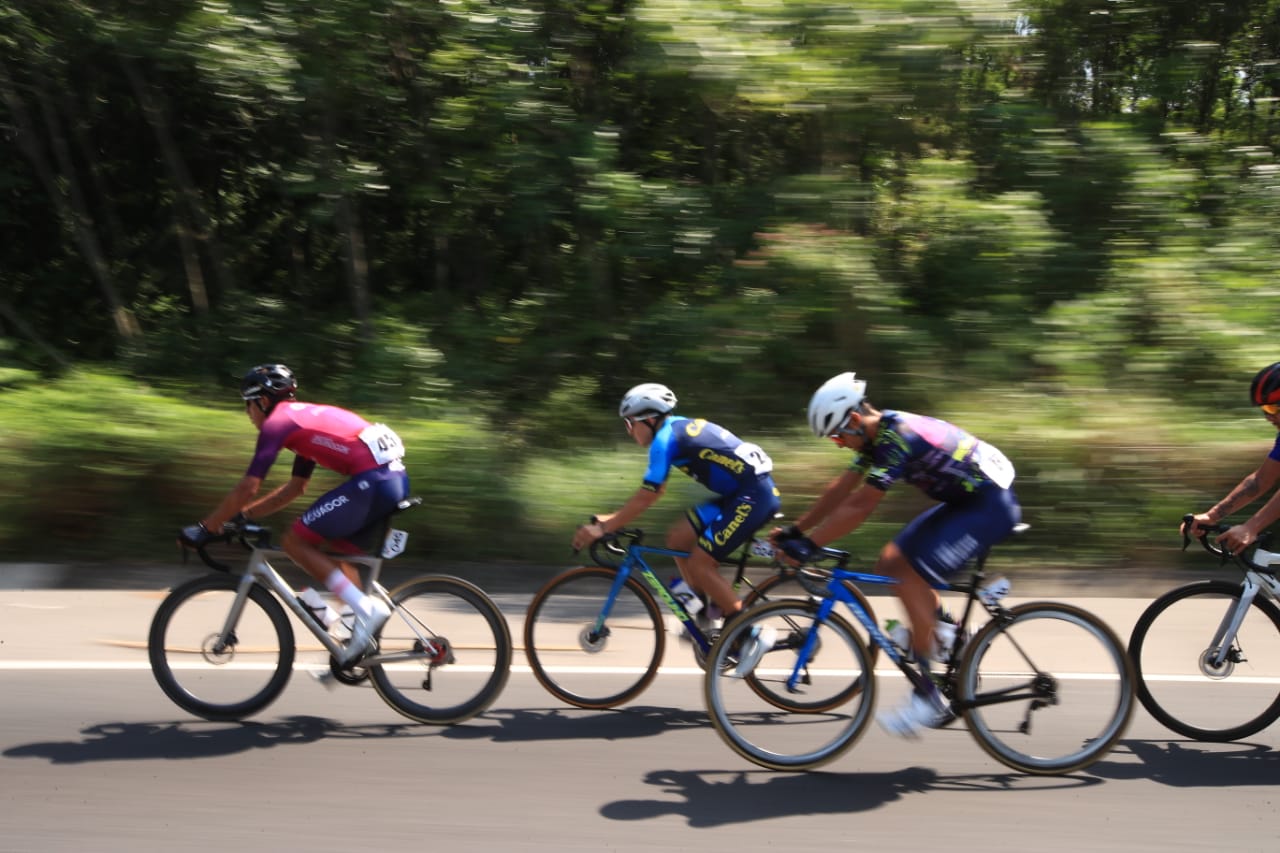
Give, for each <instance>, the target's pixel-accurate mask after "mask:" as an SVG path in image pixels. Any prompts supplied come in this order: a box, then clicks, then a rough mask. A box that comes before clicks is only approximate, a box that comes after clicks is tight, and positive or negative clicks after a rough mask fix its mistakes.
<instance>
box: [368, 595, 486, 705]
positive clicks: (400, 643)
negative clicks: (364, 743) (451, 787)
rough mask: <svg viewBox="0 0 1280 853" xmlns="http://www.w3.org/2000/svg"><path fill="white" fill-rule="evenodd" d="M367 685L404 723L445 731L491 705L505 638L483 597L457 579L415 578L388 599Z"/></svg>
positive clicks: (484, 596) (370, 665)
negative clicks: (443, 727)
mask: <svg viewBox="0 0 1280 853" xmlns="http://www.w3.org/2000/svg"><path fill="white" fill-rule="evenodd" d="M390 596H391V600H392V601H393V602H395V605H396V608H395V610H394V611H393V612H392V614H391V618H390V619H388V620H387V623H386V624H385V625H383V626H382V631H381V632H380V633H379V636H378V654H377V657H376V658H374V660H375V661H376V662H375V663H371V664H369V666H368V670H369V680H370V681H371V682H373V688H374V690H377V691H378V695H379V696H381V697H382V698H383V700H384V701H385V702H386V703H387V704H388V705H390V706H391V707H392V708H395V709H396V710H397V711H399V712H400V713H401V714H404V715H405V716H406V717H408V718H410V719H412V720H417V721H419V722H422V723H433V724H436V725H445V724H448V723H458V722H461V721H463V720H466V719H470V718H471V717H474V716H475V715H476V714H479V713H481V712H483V711H484V710H485V709H486V708H488V707H489V706H490V705H492V704H493V702H494V700H495V699H497V698H498V694H499V693H501V692H502V688H503V687H504V686H505V685H506V683H507V677H508V676H509V675H510V674H511V631H510V629H509V628H508V627H507V620H506V619H505V618H504V617H503V615H502V611H500V610H499V609H498V606H497V605H496V604H494V603H493V601H492V600H491V599H490V598H489V596H487V595H485V593H484V591H483V590H481V589H480V588H479V587H477V586H475V585H474V584H471V583H468V582H467V581H464V580H462V579H461V578H455V577H449V576H445V575H440V576H433V577H422V578H415V579H414V580H411V581H407V582H406V583H404V584H401V585H400V586H398V587H396V588H395V589H393V590H391V592H390Z"/></svg>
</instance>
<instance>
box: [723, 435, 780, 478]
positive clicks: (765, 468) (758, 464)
mask: <svg viewBox="0 0 1280 853" xmlns="http://www.w3.org/2000/svg"><path fill="white" fill-rule="evenodd" d="M733 454H734V455H735V456H737V457H738V458H739V459H744V460H746V462H747V464H748V465H750V466H751V467H752V468H754V469H755V472H756V474H757V475H760V474H768V473H769V472H770V471H772V470H773V460H772V459H770V458H769V454H768V453H765V452H764V451H763V450H761V449H760V445H758V444H751V443H750V442H747V441H744V442H742V444H739V445H738V446H737V447H735V448H734V449H733Z"/></svg>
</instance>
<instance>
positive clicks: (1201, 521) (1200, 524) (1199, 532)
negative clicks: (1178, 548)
mask: <svg viewBox="0 0 1280 853" xmlns="http://www.w3.org/2000/svg"><path fill="white" fill-rule="evenodd" d="M1188 519H1190V521H1188ZM1213 524H1214V520H1213V519H1212V518H1210V517H1209V513H1207V512H1200V513H1196V514H1195V515H1188V516H1183V520H1182V524H1181V526H1180V527H1179V528H1178V532H1180V533H1181V534H1182V535H1183V536H1189V537H1193V538H1196V539H1199V538H1200V537H1201V536H1205V535H1206V534H1207V533H1208V531H1207V530H1205V529H1204V528H1206V527H1210V526H1212V525H1213Z"/></svg>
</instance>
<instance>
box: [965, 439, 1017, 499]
mask: <svg viewBox="0 0 1280 853" xmlns="http://www.w3.org/2000/svg"><path fill="white" fill-rule="evenodd" d="M973 458H974V460H975V461H976V462H977V463H978V468H979V470H981V471H982V473H983V474H985V475H986V477H987V479H989V480H990V481H991V482H993V483H995V484H996V485H997V486H999V487H1000V488H1002V489H1007V488H1009V487H1010V486H1012V485H1013V474H1014V472H1013V463H1012V462H1010V461H1009V458H1008V457H1007V456H1005V455H1004V454H1003V453H1001V452H1000V451H999V450H997V449H996V448H994V447H992V446H991V445H989V444H987V443H986V442H985V441H979V442H978V447H977V449H976V450H974V452H973Z"/></svg>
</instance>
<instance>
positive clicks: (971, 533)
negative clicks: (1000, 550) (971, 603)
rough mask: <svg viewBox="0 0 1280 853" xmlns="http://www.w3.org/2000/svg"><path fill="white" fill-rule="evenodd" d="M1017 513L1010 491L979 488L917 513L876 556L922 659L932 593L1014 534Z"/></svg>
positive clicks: (933, 609) (928, 642) (928, 639)
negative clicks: (967, 497) (889, 579)
mask: <svg viewBox="0 0 1280 853" xmlns="http://www.w3.org/2000/svg"><path fill="white" fill-rule="evenodd" d="M1021 519H1022V509H1021V507H1020V506H1019V505H1018V500H1017V497H1016V496H1015V495H1014V493H1013V491H1012V490H1011V489H1000V488H997V487H995V486H991V487H988V488H984V489H980V490H979V491H978V492H977V493H975V494H974V495H973V497H972V499H971V500H969V501H967V502H966V503H964V504H938V505H936V506H933V507H931V508H929V509H928V510H926V511H925V512H923V513H921V514H920V515H918V516H917V517H916V518H915V519H913V520H912V521H911V522H910V523H908V524H907V526H906V527H904V528H902V530H901V531H899V532H898V535H897V536H895V537H894V539H893V541H892V542H890V543H889V544H888V545H886V546H885V547H884V549H883V550H882V551H881V552H880V560H879V562H878V563H877V566H876V568H877V570H878V571H880V572H882V573H884V574H887V575H890V576H891V577H894V578H897V580H898V584H897V585H896V586H895V587H894V589H895V591H896V592H897V594H898V598H899V599H900V600H901V601H902V606H903V608H904V609H906V611H907V618H908V619H909V620H910V621H911V631H912V641H911V645H912V647H913V651H915V652H916V654H917V656H919V659H921V660H925V659H926V658H927V657H928V656H929V654H930V653H931V649H932V641H933V629H934V623H935V622H936V621H937V613H938V603H939V598H938V593H937V590H940V589H947V588H948V587H949V586H950V584H949V582H948V578H950V577H951V576H952V575H954V574H955V573H956V572H958V571H959V570H960V569H961V568H962V567H963V566H964V564H965V563H967V562H968V561H969V560H971V559H973V558H974V557H976V556H978V555H979V554H982V553H985V552H987V551H989V550H990V549H991V548H992V547H993V546H995V545H996V544H997V543H998V542H1001V541H1002V540H1004V539H1005V538H1007V537H1008V536H1009V534H1010V533H1012V532H1013V528H1014V526H1015V525H1017V523H1018V522H1019V521H1021Z"/></svg>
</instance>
